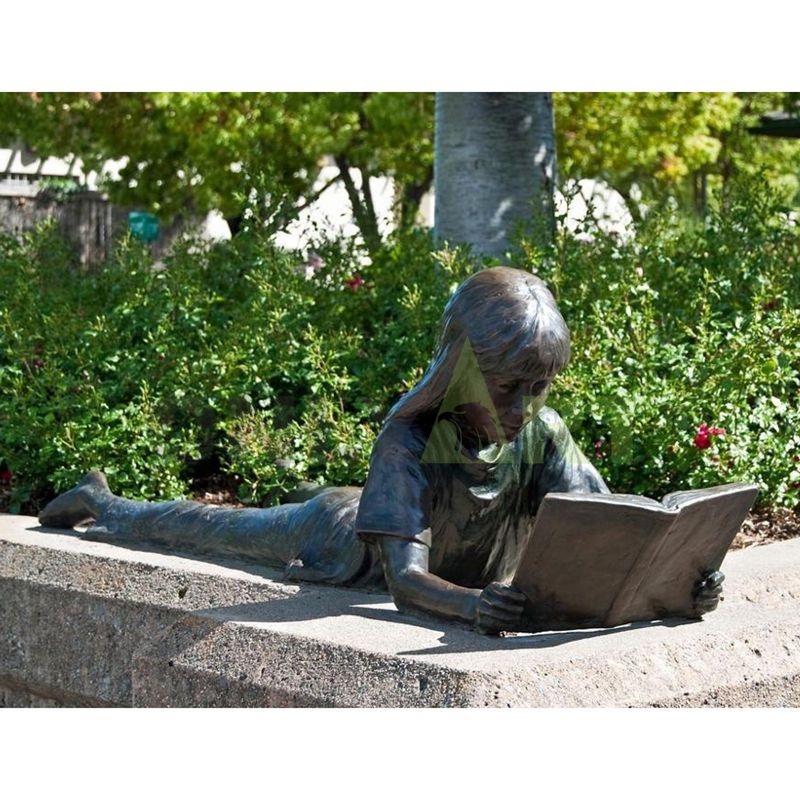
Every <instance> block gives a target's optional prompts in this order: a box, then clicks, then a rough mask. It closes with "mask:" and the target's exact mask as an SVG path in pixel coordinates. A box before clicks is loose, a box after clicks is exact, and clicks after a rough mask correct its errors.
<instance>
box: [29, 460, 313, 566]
mask: <svg viewBox="0 0 800 800" xmlns="http://www.w3.org/2000/svg"><path fill="white" fill-rule="evenodd" d="M300 505H301V504H299V503H287V504H285V505H282V506H276V507H273V508H242V509H231V508H221V507H219V506H209V505H204V504H202V503H195V502H191V501H186V500H178V501H173V502H166V503H150V502H147V501H139V500H126V499H124V498H122V497H117V496H116V495H114V494H112V493H111V491H110V490H109V488H108V483H107V482H106V479H105V476H104V475H103V473H101V472H90V473H88V474H87V475H86V477H84V479H83V480H82V481H81V482H80V483H79V484H78V485H77V486H76V487H75V488H74V489H71V490H70V491H68V492H65V493H64V494H62V495H59V496H58V497H57V498H56V499H55V500H53V502H52V503H50V504H49V505H48V506H47V507H46V508H45V509H44V510H43V511H42V513H41V514H40V515H39V521H40V522H41V523H42V525H48V526H51V527H59V528H62V527H68V528H71V527H73V526H75V525H77V524H79V523H81V522H86V521H87V520H90V519H93V520H94V524H93V525H91V527H90V528H89V529H88V530H87V532H86V535H87V537H89V538H92V539H99V540H101V541H112V542H113V541H133V542H142V543H147V542H151V543H156V544H162V545H166V546H167V547H170V548H175V549H190V550H196V551H199V552H203V553H208V554H214V555H223V556H240V557H241V556H244V557H246V558H251V559H256V560H258V561H260V562H262V563H273V564H280V565H284V564H289V563H290V562H291V561H292V560H293V559H294V558H296V557H297V555H298V553H299V552H300V550H301V549H302V546H303V538H304V536H303V529H302V526H298V525H297V524H295V519H294V518H295V516H296V512H297V510H298V509H299V508H300Z"/></svg>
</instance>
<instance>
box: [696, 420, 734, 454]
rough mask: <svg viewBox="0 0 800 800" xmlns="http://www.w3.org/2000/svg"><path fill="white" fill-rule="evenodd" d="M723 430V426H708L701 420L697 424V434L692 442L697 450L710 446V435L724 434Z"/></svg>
mask: <svg viewBox="0 0 800 800" xmlns="http://www.w3.org/2000/svg"><path fill="white" fill-rule="evenodd" d="M725 432H726V431H725V428H717V427H716V426H712V427H709V426H708V425H706V423H705V422H701V423H700V425H698V426H697V436H695V437H694V441H693V442H692V444H694V446H695V447H696V448H698V449H699V450H705V449H706V448H708V447H711V437H712V436H724V435H725Z"/></svg>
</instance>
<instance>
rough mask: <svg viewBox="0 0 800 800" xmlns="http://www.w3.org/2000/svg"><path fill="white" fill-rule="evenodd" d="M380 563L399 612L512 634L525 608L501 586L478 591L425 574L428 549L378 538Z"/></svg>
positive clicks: (511, 591)
mask: <svg viewBox="0 0 800 800" xmlns="http://www.w3.org/2000/svg"><path fill="white" fill-rule="evenodd" d="M380 550H381V560H382V562H383V571H384V574H385V575H386V582H387V583H388V585H389V591H390V592H391V594H392V599H393V600H394V602H395V605H396V606H397V608H398V609H399V610H400V611H404V612H410V613H422V614H428V615H433V616H435V617H440V618H443V619H449V620H456V621H458V622H464V623H467V624H468V625H472V626H474V627H475V628H476V629H477V630H479V631H480V632H482V633H497V632H499V631H503V630H505V631H508V630H514V629H515V628H516V626H517V625H518V624H519V621H520V618H521V616H522V610H523V607H524V604H525V595H524V594H522V592H519V591H517V590H516V589H514V588H512V587H511V586H508V585H506V584H502V583H490V584H489V585H488V586H487V587H486V588H485V589H483V590H482V591H481V590H480V589H467V588H465V587H463V586H457V585H456V584H453V583H449V582H448V581H445V580H443V579H442V578H439V577H437V576H436V575H433V574H431V573H430V572H429V571H428V546H427V545H425V544H422V543H420V542H416V541H413V540H407V539H401V538H399V537H392V536H382V537H381V539H380Z"/></svg>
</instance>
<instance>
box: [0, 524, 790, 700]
mask: <svg viewBox="0 0 800 800" xmlns="http://www.w3.org/2000/svg"><path fill="white" fill-rule="evenodd" d="M723 570H724V571H725V572H726V574H727V576H728V580H727V582H726V589H727V591H726V599H725V601H724V602H723V603H722V604H721V607H720V609H719V610H718V611H716V612H714V613H713V614H711V615H709V617H708V618H707V619H706V620H704V621H703V622H694V623H682V624H681V623H670V624H661V623H654V624H640V625H631V626H623V627H621V628H617V629H612V630H595V631H574V632H562V633H543V634H520V635H515V636H509V637H506V638H502V639H498V638H489V637H485V636H481V635H479V634H476V633H473V632H472V631H469V630H465V629H463V628H460V627H457V626H455V625H448V624H445V623H438V622H432V621H421V620H420V621H415V620H413V619H411V618H409V617H406V616H402V615H400V614H399V613H398V612H397V611H396V609H395V608H394V606H393V604H392V603H391V599H390V598H389V597H388V596H385V595H376V594H365V593H360V592H352V591H348V590H344V589H333V588H327V587H321V586H313V585H307V584H304V585H290V584H285V583H283V582H281V581H280V579H279V575H278V574H277V573H275V572H272V571H270V570H265V569H260V568H258V567H254V566H248V565H245V564H237V563H234V562H231V563H228V564H226V565H217V564H211V563H207V562H204V561H200V560H196V559H192V558H185V557H180V556H175V555H164V554H159V553H154V552H145V551H137V550H132V549H129V548H123V547H117V546H113V545H109V544H101V543H97V542H89V541H85V540H83V539H81V538H79V537H78V536H77V535H75V534H72V533H64V532H48V531H45V530H42V529H40V528H39V527H38V525H37V523H36V520H35V519H32V518H30V517H22V516H12V515H0V706H172V707H174V706H181V707H185V706H293V707H296V706H392V707H402V706H429V707H430V706H433V707H443V706H702V705H707V706H708V705H711V706H786V705H791V706H797V705H800V613H798V612H800V540H795V541H790V542H781V543H777V544H772V545H767V546H763V547H757V548H751V549H748V550H745V551H741V552H736V553H733V554H731V555H729V557H728V558H727V559H726V562H725V564H724V565H723Z"/></svg>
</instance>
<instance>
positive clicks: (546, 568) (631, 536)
mask: <svg viewBox="0 0 800 800" xmlns="http://www.w3.org/2000/svg"><path fill="white" fill-rule="evenodd" d="M676 516H677V511H676V510H671V509H666V508H664V507H663V506H662V505H661V504H660V503H658V502H657V501H655V500H650V499H649V498H643V497H636V496H629V495H607V494H578V493H575V494H567V493H551V494H548V495H546V496H545V498H544V500H543V501H542V504H541V506H540V508H539V513H538V514H537V517H536V522H535V525H534V528H533V531H532V532H531V536H530V539H529V540H528V545H527V548H526V550H525V553H524V554H523V556H522V559H521V560H520V564H519V567H518V568H517V573H516V575H515V577H514V581H513V583H514V585H515V586H516V587H517V588H519V589H520V590H521V591H522V592H524V593H525V594H526V596H527V597H528V601H529V602H528V604H527V606H526V616H527V618H528V621H529V622H530V624H531V629H532V630H559V629H561V630H563V629H566V628H575V627H587V626H600V625H603V624H605V622H606V618H607V615H608V612H609V610H610V609H611V608H612V606H613V604H614V602H615V600H616V599H617V597H618V596H619V594H620V592H621V591H622V590H623V589H624V588H625V587H626V586H630V585H632V584H633V585H638V582H639V579H640V577H641V575H640V574H641V572H642V570H643V569H646V567H647V566H648V565H649V563H650V561H651V558H652V553H653V552H654V550H655V549H656V547H657V546H658V545H659V544H660V543H661V541H662V539H663V537H664V536H665V535H666V533H667V531H668V530H669V529H670V527H671V526H672V523H673V521H674V520H675V519H676ZM643 565H644V566H643ZM543 626H544V627H543Z"/></svg>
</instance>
